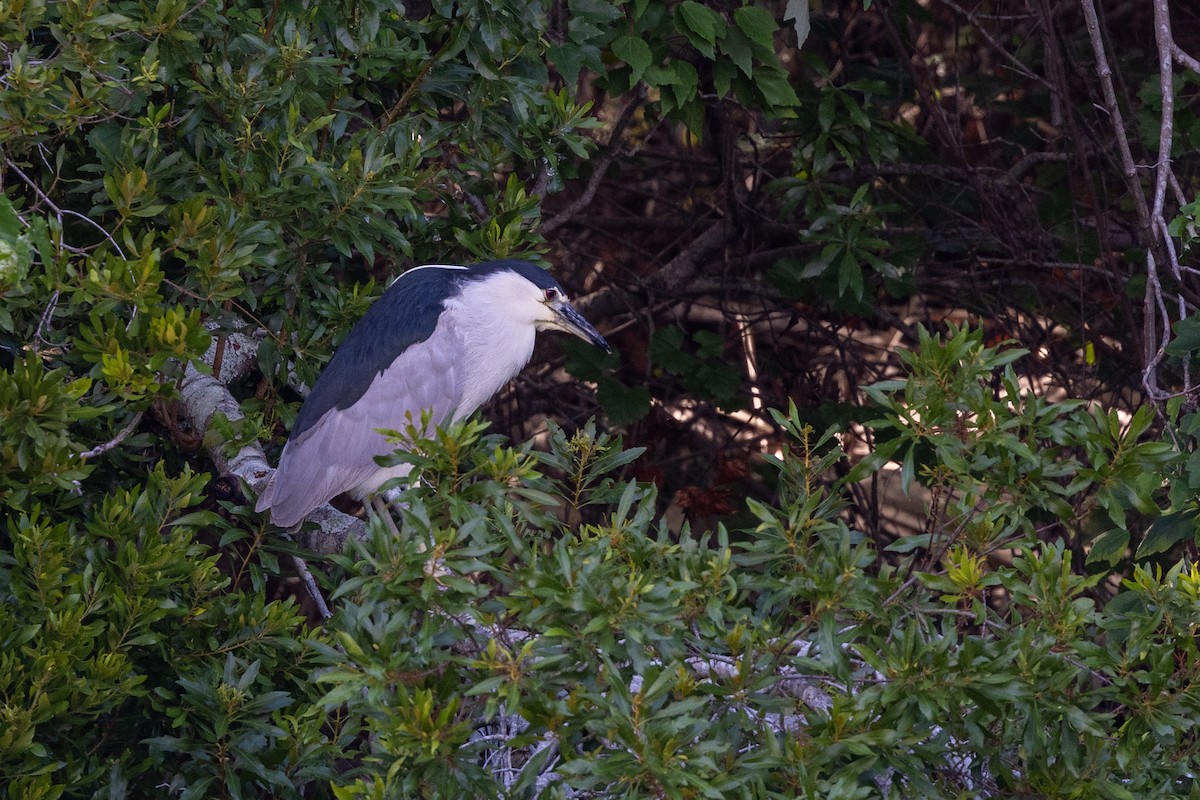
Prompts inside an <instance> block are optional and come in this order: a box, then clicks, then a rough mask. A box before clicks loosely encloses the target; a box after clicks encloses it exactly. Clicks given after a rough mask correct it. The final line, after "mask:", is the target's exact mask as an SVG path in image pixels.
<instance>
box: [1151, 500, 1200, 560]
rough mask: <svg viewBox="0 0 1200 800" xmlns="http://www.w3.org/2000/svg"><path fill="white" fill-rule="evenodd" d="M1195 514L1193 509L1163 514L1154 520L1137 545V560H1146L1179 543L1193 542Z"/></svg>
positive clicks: (1195, 529) (1195, 525) (1195, 531)
mask: <svg viewBox="0 0 1200 800" xmlns="http://www.w3.org/2000/svg"><path fill="white" fill-rule="evenodd" d="M1197 519H1198V518H1197V512H1196V510H1195V509H1186V510H1184V511H1175V512H1172V513H1170V514H1163V515H1162V516H1161V517H1159V518H1158V519H1156V520H1154V524H1152V525H1151V526H1150V530H1149V531H1148V532H1147V533H1146V538H1145V539H1143V540H1142V543H1141V544H1140V545H1138V549H1137V555H1136V557H1137V558H1148V557H1149V556H1152V555H1156V554H1157V553H1164V552H1166V551H1167V550H1170V549H1171V548H1172V547H1174V546H1175V545H1177V544H1179V543H1180V542H1185V541H1194V540H1195V539H1196V533H1197V524H1196V523H1197Z"/></svg>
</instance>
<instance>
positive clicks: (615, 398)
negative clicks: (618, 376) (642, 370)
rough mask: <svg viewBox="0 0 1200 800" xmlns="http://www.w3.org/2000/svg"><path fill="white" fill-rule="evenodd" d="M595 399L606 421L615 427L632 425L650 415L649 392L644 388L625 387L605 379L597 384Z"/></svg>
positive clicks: (613, 380) (615, 381) (617, 382)
mask: <svg viewBox="0 0 1200 800" xmlns="http://www.w3.org/2000/svg"><path fill="white" fill-rule="evenodd" d="M596 399H598V400H599V401H600V405H601V406H603V407H604V413H605V414H607V415H608V421H609V422H611V423H612V424H613V425H615V426H617V427H621V426H623V425H632V424H633V423H635V422H637V421H638V420H639V419H641V418H642V417H644V416H646V415H647V414H648V413H650V391H649V390H648V389H646V388H645V387H644V386H626V385H624V384H623V383H621V382H620V381H617V380H615V379H612V378H607V377H606V378H605V379H603V380H601V381H600V382H599V386H598V387H597V389H596Z"/></svg>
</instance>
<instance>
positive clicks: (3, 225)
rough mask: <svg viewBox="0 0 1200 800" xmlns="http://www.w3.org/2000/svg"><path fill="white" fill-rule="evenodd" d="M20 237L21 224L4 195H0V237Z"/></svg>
mask: <svg viewBox="0 0 1200 800" xmlns="http://www.w3.org/2000/svg"><path fill="white" fill-rule="evenodd" d="M20 235H21V222H20V220H18V219H17V212H16V210H15V209H14V208H13V206H12V203H10V202H9V200H8V198H7V197H5V196H4V195H0V236H3V237H6V238H9V239H16V238H17V237H18V236H20Z"/></svg>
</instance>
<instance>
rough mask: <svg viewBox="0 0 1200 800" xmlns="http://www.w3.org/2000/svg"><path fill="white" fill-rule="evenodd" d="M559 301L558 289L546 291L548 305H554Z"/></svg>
mask: <svg viewBox="0 0 1200 800" xmlns="http://www.w3.org/2000/svg"><path fill="white" fill-rule="evenodd" d="M557 299H558V289H547V290H546V302H547V303H553V302H554V301H555V300H557Z"/></svg>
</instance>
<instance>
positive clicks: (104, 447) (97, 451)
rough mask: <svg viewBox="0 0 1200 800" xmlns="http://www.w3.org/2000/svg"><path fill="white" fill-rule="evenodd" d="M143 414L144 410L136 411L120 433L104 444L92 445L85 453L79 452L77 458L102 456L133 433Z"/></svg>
mask: <svg viewBox="0 0 1200 800" xmlns="http://www.w3.org/2000/svg"><path fill="white" fill-rule="evenodd" d="M145 414H146V412H145V411H139V412H137V413H136V414H134V415H133V419H131V420H129V424H128V425H126V426H125V427H124V428H122V429H121V432H120V433H118V434H117V435H116V436H114V437H113V438H111V439H109V440H108V441H107V442H105V443H104V444H98V445H96V446H95V447H93V448H92V449H91V450H88V451H87V452H86V453H80V454H79V458H80V459H88V458H96V457H97V456H102V455H104V454H105V453H107V452H108V451H109V450H112V449H113V448H114V447H116V446H118V445H119V444H121V442H123V441H125V440H126V439H128V438H129V434H131V433H133V432H134V430H136V429H137V426H138V425H139V424H140V423H141V421H142V417H143V416H145Z"/></svg>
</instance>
